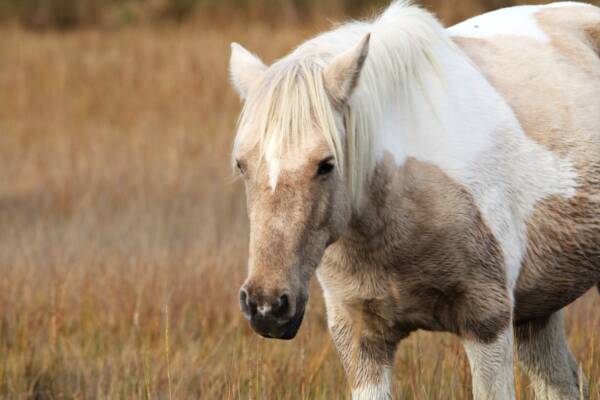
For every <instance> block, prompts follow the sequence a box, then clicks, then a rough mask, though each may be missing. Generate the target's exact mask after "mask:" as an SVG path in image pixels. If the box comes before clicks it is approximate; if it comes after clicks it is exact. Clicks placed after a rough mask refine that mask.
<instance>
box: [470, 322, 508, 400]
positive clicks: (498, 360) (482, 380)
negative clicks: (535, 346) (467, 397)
mask: <svg viewBox="0 0 600 400" xmlns="http://www.w3.org/2000/svg"><path fill="white" fill-rule="evenodd" d="M463 345H464V348H465V352H466V353H467V358H468V359H469V366H470V367H471V377H472V380H473V398H474V399H475V400H488V399H499V400H500V399H501V400H512V399H514V398H515V378H514V371H513V329H512V324H510V326H509V328H508V329H507V330H506V331H505V332H504V333H502V334H501V335H500V336H499V337H498V339H496V340H495V341H494V342H492V343H480V342H476V341H468V340H465V341H464V342H463Z"/></svg>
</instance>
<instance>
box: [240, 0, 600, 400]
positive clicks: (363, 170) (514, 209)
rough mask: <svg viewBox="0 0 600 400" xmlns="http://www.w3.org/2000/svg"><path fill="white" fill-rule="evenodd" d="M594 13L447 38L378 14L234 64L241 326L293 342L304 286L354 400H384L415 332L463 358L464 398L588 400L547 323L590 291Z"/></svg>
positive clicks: (597, 130) (598, 209)
mask: <svg viewBox="0 0 600 400" xmlns="http://www.w3.org/2000/svg"><path fill="white" fill-rule="evenodd" d="M599 49H600V10H599V9H597V8H595V7H592V6H589V5H586V4H581V3H555V4H552V5H548V6H521V7H512V8H507V9H502V10H498V11H495V12H492V13H488V14H484V15H481V16H478V17H475V18H472V19H470V20H467V21H464V22H462V23H460V24H458V25H456V26H453V27H451V28H449V29H444V28H442V27H441V25H440V24H439V22H438V21H437V20H436V19H435V18H434V17H433V16H431V15H430V14H429V13H427V12H426V11H424V10H422V9H421V8H419V7H416V6H414V5H411V4H408V3H403V2H396V3H393V4H392V5H391V6H390V7H389V8H388V9H387V10H386V11H385V12H384V13H383V14H382V15H381V16H379V17H377V18H376V19H375V20H373V21H371V22H352V23H349V24H345V25H342V26H340V27H338V28H336V29H335V30H332V31H330V32H326V33H324V34H321V35H319V36H317V37H316V38H314V39H311V40H309V41H307V42H305V43H304V44H302V45H301V46H300V47H298V48H297V49H296V50H294V51H293V52H292V53H291V54H289V55H288V56H286V57H284V58H282V59H281V60H279V61H277V62H275V63H274V64H273V65H271V66H268V67H267V66H266V65H264V64H263V63H262V61H260V59H259V58H258V57H256V56H255V55H253V54H252V53H250V52H248V51H247V50H245V49H243V48H242V47H241V46H239V45H233V46H232V58H231V74H232V81H233V83H234V86H235V88H236V89H237V90H238V92H239V94H240V96H241V97H242V99H245V104H244V109H243V111H242V115H241V118H240V121H239V124H238V134H237V136H236V140H235V144H234V150H233V160H234V164H235V165H236V166H237V167H238V168H239V169H240V172H241V174H242V175H243V176H244V180H245V185H246V194H247V204H248V213H249V217H250V226H251V233H250V257H249V262H248V268H249V276H248V279H247V281H246V283H245V284H244V286H243V287H242V290H241V292H240V303H241V308H242V311H243V312H244V315H245V316H246V317H247V318H248V319H249V320H250V323H251V325H252V327H253V328H254V329H255V330H256V331H257V332H258V333H260V334H261V335H263V336H266V337H274V338H283V339H290V338H293V337H294V336H295V334H296V332H297V330H298V329H299V327H300V324H301V321H302V316H303V313H304V308H305V304H306V301H307V299H308V283H309V281H310V279H311V277H312V276H313V275H315V273H316V275H317V277H318V279H319V282H320V283H321V286H322V288H323V293H324V297H325V301H326V305H327V318H328V324H329V327H330V331H331V334H332V337H333V340H334V342H335V344H336V347H337V348H338V351H339V354H340V357H341V360H342V363H343V365H344V368H345V370H346V373H347V375H348V379H349V382H350V384H351V386H352V393H353V397H354V398H356V399H388V398H391V369H392V366H393V358H394V352H395V349H396V347H397V345H398V343H399V342H400V341H401V340H402V338H404V337H406V336H407V335H409V334H410V333H411V332H412V331H414V330H417V329H426V330H432V331H445V332H452V333H454V334H456V335H458V336H459V337H461V339H462V340H463V342H464V345H465V350H466V353H467V356H468V358H469V363H470V366H471V371H472V378H473V394H474V397H475V398H476V399H512V398H514V397H515V393H514V377H513V345H516V348H517V349H518V354H519V361H520V362H521V363H522V364H523V366H524V368H525V370H526V371H527V372H528V374H529V376H530V378H531V380H532V383H533V387H534V389H535V392H536V396H537V397H538V398H540V399H575V398H579V397H580V395H582V394H583V396H584V397H585V396H587V388H586V384H585V377H583V376H580V375H579V371H578V368H577V363H576V361H575V360H574V359H573V357H572V356H571V353H570V351H569V349H568V347H567V345H566V343H565V338H564V332H563V325H562V313H561V309H562V308H563V307H564V306H566V305H567V304H569V303H570V302H572V301H573V300H575V299H576V298H577V297H579V296H580V295H582V294H583V293H584V292H585V291H587V290H588V289H589V288H590V287H592V286H593V285H595V284H598V282H600V223H599V217H598V215H599V214H600V178H599V177H600V174H599V172H600V56H599V54H600V53H599Z"/></svg>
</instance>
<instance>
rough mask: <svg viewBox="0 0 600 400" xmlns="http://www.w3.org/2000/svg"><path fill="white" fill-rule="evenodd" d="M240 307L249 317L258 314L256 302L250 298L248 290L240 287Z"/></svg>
mask: <svg viewBox="0 0 600 400" xmlns="http://www.w3.org/2000/svg"><path fill="white" fill-rule="evenodd" d="M240 308H241V309H242V313H244V315H246V317H247V318H252V317H253V316H254V315H255V314H256V303H255V302H253V301H251V300H250V299H249V298H248V292H247V291H246V289H244V288H242V289H240Z"/></svg>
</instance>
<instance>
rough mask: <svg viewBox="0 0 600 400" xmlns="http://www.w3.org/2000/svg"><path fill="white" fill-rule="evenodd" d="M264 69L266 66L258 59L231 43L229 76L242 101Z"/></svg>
mask: <svg viewBox="0 0 600 400" xmlns="http://www.w3.org/2000/svg"><path fill="white" fill-rule="evenodd" d="M266 69H267V66H266V65H265V64H264V63H263V62H262V61H261V60H260V58H258V57H257V56H255V55H254V54H252V53H250V52H249V51H248V50H246V49H245V48H243V47H242V46H240V45H239V44H237V43H231V58H230V60H229V74H230V76H231V82H232V83H233V86H234V87H235V90H237V92H238V94H239V95H240V97H241V98H242V100H244V99H245V98H246V96H247V94H248V90H249V89H250V87H251V86H252V85H253V84H254V83H256V82H257V81H258V80H259V79H260V78H261V76H262V75H263V73H264V72H265V70H266Z"/></svg>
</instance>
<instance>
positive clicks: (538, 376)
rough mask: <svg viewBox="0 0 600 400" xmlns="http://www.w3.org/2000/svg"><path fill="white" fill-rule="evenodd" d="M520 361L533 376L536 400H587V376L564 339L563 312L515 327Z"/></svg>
mask: <svg viewBox="0 0 600 400" xmlns="http://www.w3.org/2000/svg"><path fill="white" fill-rule="evenodd" d="M516 339H517V349H518V352H519V361H520V362H521V364H522V365H523V367H524V369H525V370H526V371H527V374H528V375H529V378H530V379H531V382H532V385H533V388H534V391H535V396H536V399H538V400H559V399H561V400H562V399H565V400H566V399H580V398H583V399H587V398H588V388H587V382H586V379H585V376H580V375H579V372H578V371H579V368H578V367H577V362H576V361H575V359H574V358H573V356H572V355H571V352H570V351H569V347H568V346H567V342H566V340H565V334H564V327H563V315H562V311H557V312H555V313H554V314H552V315H551V316H550V317H548V318H547V319H545V320H542V321H533V322H528V323H525V324H522V325H520V326H518V327H517V328H516Z"/></svg>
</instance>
